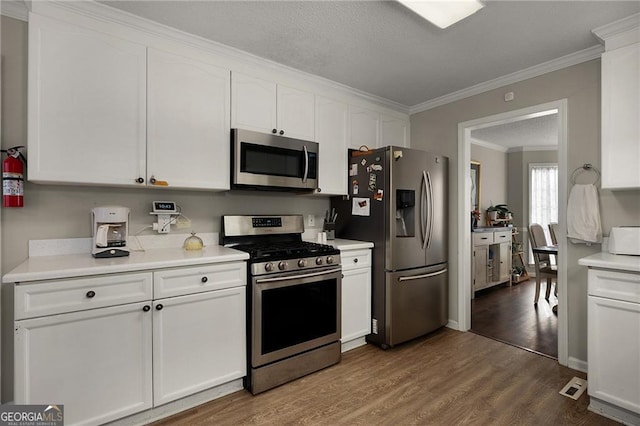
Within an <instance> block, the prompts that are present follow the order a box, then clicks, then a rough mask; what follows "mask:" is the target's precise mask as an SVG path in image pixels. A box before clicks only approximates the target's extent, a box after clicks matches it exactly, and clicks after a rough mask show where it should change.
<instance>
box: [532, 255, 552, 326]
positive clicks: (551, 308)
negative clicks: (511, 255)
mask: <svg viewBox="0 0 640 426" xmlns="http://www.w3.org/2000/svg"><path fill="white" fill-rule="evenodd" d="M531 251H533V252H534V253H538V254H549V255H552V256H556V259H557V258H558V245H557V244H550V245H548V246H540V247H532V248H531ZM557 286H558V283H557V282H556V287H557ZM551 310H552V311H553V313H554V314H556V315H558V305H557V304H556V305H553V307H552V308H551Z"/></svg>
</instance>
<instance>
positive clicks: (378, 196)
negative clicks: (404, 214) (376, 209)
mask: <svg viewBox="0 0 640 426" xmlns="http://www.w3.org/2000/svg"><path fill="white" fill-rule="evenodd" d="M383 195H384V191H383V190H382V189H378V190H377V191H376V193H375V194H373V199H374V200H376V201H382V197H383Z"/></svg>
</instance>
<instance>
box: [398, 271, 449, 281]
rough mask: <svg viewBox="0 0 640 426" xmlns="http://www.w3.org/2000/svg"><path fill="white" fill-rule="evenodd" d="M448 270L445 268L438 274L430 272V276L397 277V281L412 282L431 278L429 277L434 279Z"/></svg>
mask: <svg viewBox="0 0 640 426" xmlns="http://www.w3.org/2000/svg"><path fill="white" fill-rule="evenodd" d="M447 271H448V269H447V268H445V269H443V270H442V271H438V272H432V273H430V274H422V275H412V276H410V277H398V281H399V282H402V281H412V280H421V279H423V278H431V277H436V276H438V275H442V274H444V273H445V272H447Z"/></svg>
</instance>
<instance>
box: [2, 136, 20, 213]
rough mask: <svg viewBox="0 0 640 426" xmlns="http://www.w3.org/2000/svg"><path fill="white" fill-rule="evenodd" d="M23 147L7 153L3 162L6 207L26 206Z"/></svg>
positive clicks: (15, 147)
mask: <svg viewBox="0 0 640 426" xmlns="http://www.w3.org/2000/svg"><path fill="white" fill-rule="evenodd" d="M20 148H24V147H23V146H14V147H13V148H9V149H7V150H6V151H5V150H2V152H6V153H7V158H5V159H4V161H2V205H3V206H4V207H23V206H24V166H23V164H22V161H24V162H25V163H26V159H25V158H24V155H22V153H21V152H20V151H18V150H19V149H20Z"/></svg>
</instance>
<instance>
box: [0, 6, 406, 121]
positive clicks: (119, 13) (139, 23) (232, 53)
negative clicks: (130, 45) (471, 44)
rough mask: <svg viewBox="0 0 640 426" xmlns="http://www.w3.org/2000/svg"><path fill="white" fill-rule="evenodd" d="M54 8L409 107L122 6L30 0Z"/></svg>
mask: <svg viewBox="0 0 640 426" xmlns="http://www.w3.org/2000/svg"><path fill="white" fill-rule="evenodd" d="M3 1H4V0H3ZM55 10H62V11H66V12H71V13H75V14H79V15H82V16H85V17H89V18H92V19H99V20H101V21H105V22H109V23H114V24H118V25H123V26H125V27H128V28H130V29H133V30H136V31H142V32H144V33H146V34H148V35H151V36H153V37H160V38H163V39H168V40H170V41H173V42H178V43H180V44H183V45H188V46H190V47H193V48H195V49H199V50H203V51H205V52H209V53H212V54H214V55H219V56H222V57H224V58H227V59H229V60H231V61H232V62H235V63H239V64H243V65H250V66H256V67H259V68H261V69H265V70H268V71H272V72H276V73H279V74H282V75H285V76H290V77H292V78H295V79H297V80H302V81H304V82H307V83H309V84H312V85H315V86H320V87H323V88H326V89H328V90H333V91H339V92H342V93H347V94H349V95H352V96H355V97H356V98H358V99H360V100H363V101H366V102H370V103H374V104H376V105H378V106H381V107H385V108H388V109H390V110H393V111H397V112H401V113H404V114H407V115H408V114H409V107H408V106H407V105H404V104H401V103H398V102H395V101H392V100H389V99H386V98H382V97H379V96H375V95H372V94H370V93H367V92H364V91H361V90H358V89H355V88H353V87H350V86H346V85H344V84H341V83H338V82H335V81H332V80H329V79H326V78H323V77H319V76H317V75H314V74H311V73H308V72H304V71H300V70H298V69H295V68H292V67H288V66H286V65H283V64H280V63H277V62H274V61H271V60H269V59H265V58H261V57H259V56H256V55H253V54H251V53H248V52H245V51H243V50H240V49H236V48H233V47H231V46H227V45H225V44H222V43H219V42H216V41H213V40H209V39H206V38H204V37H201V36H198V35H194V34H191V33H187V32H185V31H181V30H178V29H176V28H173V27H170V26H167V25H164V24H160V23H158V22H155V21H152V20H149V19H146V18H142V17H140V16H136V15H133V14H131V13H129V12H126V11H123V10H119V9H116V8H113V7H110V6H107V5H104V4H101V3H96V2H95V1H93V0H85V1H64V0H62V1H60V0H51V1H46V2H33V9H32V12H33V13H42V14H45V15H50V14H51V13H53V14H54V16H55ZM51 11H53V12H51Z"/></svg>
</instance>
